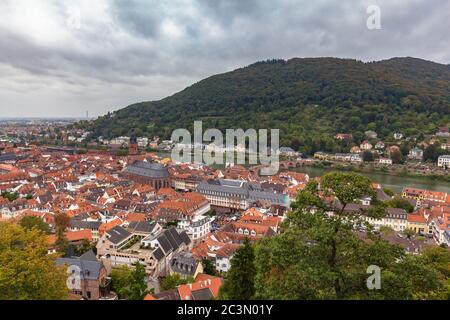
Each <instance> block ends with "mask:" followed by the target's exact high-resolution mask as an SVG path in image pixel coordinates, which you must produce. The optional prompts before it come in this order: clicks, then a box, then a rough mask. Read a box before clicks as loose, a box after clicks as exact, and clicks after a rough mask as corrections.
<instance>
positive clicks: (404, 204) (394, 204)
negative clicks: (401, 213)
mask: <svg viewBox="0 0 450 320" xmlns="http://www.w3.org/2000/svg"><path fill="white" fill-rule="evenodd" d="M385 203H386V205H388V206H389V207H391V208H399V209H404V210H406V212H409V213H411V212H413V211H414V206H413V205H412V204H411V203H410V202H409V201H408V200H406V199H403V198H401V197H398V196H397V197H394V198H392V199H390V200H387V201H386V202H385Z"/></svg>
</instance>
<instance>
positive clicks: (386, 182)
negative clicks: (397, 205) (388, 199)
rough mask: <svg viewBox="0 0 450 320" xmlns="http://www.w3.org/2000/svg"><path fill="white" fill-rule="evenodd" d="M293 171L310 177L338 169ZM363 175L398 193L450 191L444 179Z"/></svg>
mask: <svg viewBox="0 0 450 320" xmlns="http://www.w3.org/2000/svg"><path fill="white" fill-rule="evenodd" d="M293 171H297V172H303V173H307V174H308V175H309V177H310V178H315V177H320V176H323V175H324V174H326V173H327V172H331V171H337V170H336V169H334V170H333V169H331V168H315V167H302V168H298V169H293ZM362 174H363V175H365V176H367V177H369V178H370V179H371V180H372V181H373V182H377V183H379V184H381V185H382V187H386V188H389V189H391V190H392V191H394V192H396V193H401V191H402V190H403V188H404V187H413V188H419V189H427V190H433V191H441V192H448V193H450V183H448V182H444V181H434V180H431V179H426V178H417V177H401V176H393V175H389V174H382V173H362Z"/></svg>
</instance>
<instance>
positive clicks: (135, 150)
mask: <svg viewBox="0 0 450 320" xmlns="http://www.w3.org/2000/svg"><path fill="white" fill-rule="evenodd" d="M137 154H139V146H138V143H137V137H136V134H135V133H134V131H133V132H132V133H131V137H130V143H129V145H128V155H130V156H135V155H137Z"/></svg>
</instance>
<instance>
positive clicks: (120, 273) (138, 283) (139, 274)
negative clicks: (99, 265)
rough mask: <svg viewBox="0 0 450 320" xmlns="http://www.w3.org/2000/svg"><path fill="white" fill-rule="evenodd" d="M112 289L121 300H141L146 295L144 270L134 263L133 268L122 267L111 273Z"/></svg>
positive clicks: (141, 266) (140, 265)
mask: <svg viewBox="0 0 450 320" xmlns="http://www.w3.org/2000/svg"><path fill="white" fill-rule="evenodd" d="M110 276H111V279H112V289H113V290H114V292H115V293H116V294H117V295H118V296H119V298H121V299H127V300H143V299H144V298H145V296H146V295H147V294H148V292H149V291H148V290H147V283H146V276H145V268H144V266H143V265H142V264H140V263H136V264H135V265H134V268H130V267H128V266H127V265H123V266H120V267H117V268H114V269H113V270H112V271H111V275H110Z"/></svg>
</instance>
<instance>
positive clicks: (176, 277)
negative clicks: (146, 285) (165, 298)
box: [161, 273, 194, 291]
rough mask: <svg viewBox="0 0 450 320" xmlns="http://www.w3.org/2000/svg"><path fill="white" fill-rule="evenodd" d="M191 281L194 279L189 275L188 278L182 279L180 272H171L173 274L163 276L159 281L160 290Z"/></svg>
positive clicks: (170, 288)
mask: <svg viewBox="0 0 450 320" xmlns="http://www.w3.org/2000/svg"><path fill="white" fill-rule="evenodd" d="M192 282H194V279H192V277H190V278H188V279H183V278H182V277H181V276H180V274H178V273H173V274H171V275H168V276H167V277H165V278H164V280H163V281H162V282H161V290H162V291H166V290H172V289H175V288H176V287H178V286H180V285H182V284H188V283H192Z"/></svg>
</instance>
